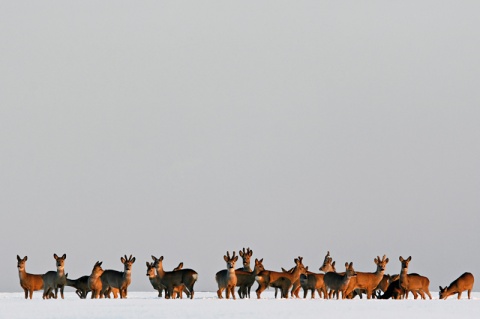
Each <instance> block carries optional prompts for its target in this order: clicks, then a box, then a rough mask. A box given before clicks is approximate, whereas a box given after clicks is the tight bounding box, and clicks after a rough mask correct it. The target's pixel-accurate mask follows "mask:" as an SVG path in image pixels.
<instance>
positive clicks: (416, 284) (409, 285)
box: [398, 256, 432, 299]
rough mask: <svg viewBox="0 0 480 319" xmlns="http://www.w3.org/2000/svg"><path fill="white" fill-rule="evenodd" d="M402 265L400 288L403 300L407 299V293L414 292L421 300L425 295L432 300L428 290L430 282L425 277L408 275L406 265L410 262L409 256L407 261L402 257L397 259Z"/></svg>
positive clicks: (410, 257)
mask: <svg viewBox="0 0 480 319" xmlns="http://www.w3.org/2000/svg"><path fill="white" fill-rule="evenodd" d="M398 259H399V260H400V262H401V264H402V268H401V271H400V287H402V288H403V289H404V290H405V299H408V292H409V291H412V292H414V291H416V290H418V292H419V293H420V295H421V296H422V299H425V294H424V293H426V294H427V295H428V297H430V299H432V295H431V294H430V291H429V289H428V286H429V285H430V280H429V279H428V278H427V277H424V276H420V275H418V274H408V264H409V263H410V260H412V256H409V257H408V258H407V259H403V257H402V256H400V257H399V258H398ZM414 298H415V299H417V295H416V294H415V293H414Z"/></svg>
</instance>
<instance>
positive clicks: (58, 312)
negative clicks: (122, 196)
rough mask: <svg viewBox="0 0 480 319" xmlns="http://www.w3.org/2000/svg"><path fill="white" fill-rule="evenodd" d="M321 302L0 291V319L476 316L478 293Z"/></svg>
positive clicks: (266, 295)
mask: <svg viewBox="0 0 480 319" xmlns="http://www.w3.org/2000/svg"><path fill="white" fill-rule="evenodd" d="M432 296H433V297H434V300H413V299H408V300H366V299H363V300H360V299H358V298H357V299H354V300H323V299H314V300H312V299H274V297H273V291H271V290H270V291H265V292H264V293H263V294H262V297H263V298H262V299H260V300H257V299H244V300H241V299H237V300H225V299H223V300H219V299H217V297H216V294H215V293H214V292H196V294H195V299H194V300H188V299H182V300H180V299H176V300H165V299H159V298H157V297H156V294H155V292H129V294H128V299H101V300H100V299H96V300H91V299H86V300H81V299H79V298H78V297H77V296H76V295H75V293H73V292H67V293H66V295H65V299H64V300H61V299H58V300H42V298H41V297H42V293H41V292H39V291H37V292H35V293H34V296H33V299H32V300H25V299H24V295H23V292H22V293H0V318H1V319H3V318H5V319H7V318H8V319H16V318H25V319H32V318H49V319H53V318H58V319H69V318H89V319H93V318H111V319H120V318H229V319H234V318H242V319H247V318H248V319H255V318H271V319H279V318H289V319H292V318H302V319H303V318H320V317H323V318H329V319H338V318H369V319H375V318H382V319H386V318H388V319H391V318H402V319H405V318H449V319H451V318H478V317H479V316H480V293H473V298H472V299H471V300H468V299H466V292H465V293H464V296H463V297H462V300H457V298H456V296H455V297H453V298H452V297H450V298H449V299H447V300H438V293H436V292H432Z"/></svg>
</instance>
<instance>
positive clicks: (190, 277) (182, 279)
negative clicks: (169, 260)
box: [152, 256, 198, 299]
mask: <svg viewBox="0 0 480 319" xmlns="http://www.w3.org/2000/svg"><path fill="white" fill-rule="evenodd" d="M152 259H153V265H154V267H155V268H156V270H157V278H158V280H159V282H160V284H161V285H163V286H164V287H165V288H166V289H165V291H166V293H165V298H167V299H168V298H172V299H173V298H174V291H175V290H179V291H181V290H182V289H183V291H184V292H185V293H186V294H187V296H188V294H190V295H189V298H190V299H193V296H194V294H195V291H194V288H193V287H194V285H195V282H196V281H197V279H198V274H197V272H196V271H195V270H193V269H179V270H174V271H165V270H164V269H163V256H161V257H160V258H156V257H155V256H152ZM182 266H183V265H182ZM182 285H183V286H185V287H182Z"/></svg>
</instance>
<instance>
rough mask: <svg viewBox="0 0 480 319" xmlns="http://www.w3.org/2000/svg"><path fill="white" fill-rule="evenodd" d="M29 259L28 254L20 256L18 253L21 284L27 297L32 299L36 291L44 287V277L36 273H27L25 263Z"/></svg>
mask: <svg viewBox="0 0 480 319" xmlns="http://www.w3.org/2000/svg"><path fill="white" fill-rule="evenodd" d="M27 259H28V257H27V256H25V257H23V258H20V256H18V255H17V268H18V275H19V277H20V286H21V287H22V288H23V290H24V291H25V299H27V298H28V297H30V299H32V296H33V292H34V291H36V290H42V289H43V278H42V275H34V274H29V273H27V271H26V270H25V264H26V262H27Z"/></svg>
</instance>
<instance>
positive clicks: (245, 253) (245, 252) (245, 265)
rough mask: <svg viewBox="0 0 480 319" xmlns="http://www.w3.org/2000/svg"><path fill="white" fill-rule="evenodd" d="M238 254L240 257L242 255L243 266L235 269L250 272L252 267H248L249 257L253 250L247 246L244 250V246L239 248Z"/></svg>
mask: <svg viewBox="0 0 480 319" xmlns="http://www.w3.org/2000/svg"><path fill="white" fill-rule="evenodd" d="M238 254H239V255H240V257H242V264H243V267H242V268H238V269H237V270H243V271H248V272H251V271H252V268H250V258H251V257H252V255H253V250H251V249H250V247H249V248H247V250H245V248H243V251H242V250H239V251H238Z"/></svg>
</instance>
